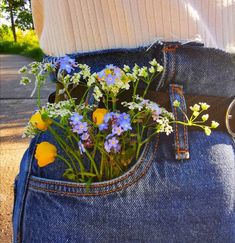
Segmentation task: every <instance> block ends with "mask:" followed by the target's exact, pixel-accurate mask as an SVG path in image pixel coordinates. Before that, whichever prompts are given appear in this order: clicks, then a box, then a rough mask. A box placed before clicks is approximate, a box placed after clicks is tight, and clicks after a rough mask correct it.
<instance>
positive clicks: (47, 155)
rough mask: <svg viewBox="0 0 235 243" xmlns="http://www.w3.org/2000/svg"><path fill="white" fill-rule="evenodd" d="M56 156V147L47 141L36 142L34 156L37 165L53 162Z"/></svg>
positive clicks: (41, 165) (42, 165)
mask: <svg viewBox="0 0 235 243" xmlns="http://www.w3.org/2000/svg"><path fill="white" fill-rule="evenodd" d="M56 156H57V149H56V147H55V146H54V145H53V144H51V143H48V142H42V143H39V144H37V148H36V153H35V158H36V159H37V160H38V166H39V167H44V166H47V165H49V164H51V163H53V162H54V160H55V158H56Z"/></svg>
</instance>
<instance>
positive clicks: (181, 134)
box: [169, 84, 189, 160]
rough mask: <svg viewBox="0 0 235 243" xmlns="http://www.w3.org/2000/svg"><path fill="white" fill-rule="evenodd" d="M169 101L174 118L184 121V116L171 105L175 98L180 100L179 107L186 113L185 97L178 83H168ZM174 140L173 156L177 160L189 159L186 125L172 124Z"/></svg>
mask: <svg viewBox="0 0 235 243" xmlns="http://www.w3.org/2000/svg"><path fill="white" fill-rule="evenodd" d="M169 89H170V90H169V93H170V102H171V108H172V111H173V114H174V116H175V119H176V120H178V121H183V122H186V117H185V116H184V114H183V113H182V112H181V111H180V110H179V109H178V108H177V107H174V106H173V102H174V101H175V100H177V101H179V102H180V108H181V109H182V110H183V111H184V112H185V114H186V113H187V107H186V102H185V98H184V95H183V86H182V85H178V84H170V85H169ZM174 140H175V158H176V159H177V160H181V159H189V145H188V127H187V126H184V125H181V124H177V123H175V124H174Z"/></svg>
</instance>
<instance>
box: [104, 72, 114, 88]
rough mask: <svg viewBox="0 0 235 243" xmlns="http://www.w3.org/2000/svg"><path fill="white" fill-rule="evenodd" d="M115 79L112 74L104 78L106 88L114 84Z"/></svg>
mask: <svg viewBox="0 0 235 243" xmlns="http://www.w3.org/2000/svg"><path fill="white" fill-rule="evenodd" d="M115 79H116V77H115V76H114V75H112V74H109V75H108V76H107V77H106V78H105V81H106V83H107V85H108V86H110V85H112V84H115Z"/></svg>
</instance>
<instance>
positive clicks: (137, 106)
mask: <svg viewBox="0 0 235 243" xmlns="http://www.w3.org/2000/svg"><path fill="white" fill-rule="evenodd" d="M121 104H122V105H123V106H124V107H127V108H128V109H129V110H135V109H136V110H139V111H141V110H142V109H143V105H142V104H141V103H140V104H137V103H135V102H126V101H124V102H122V103H121Z"/></svg>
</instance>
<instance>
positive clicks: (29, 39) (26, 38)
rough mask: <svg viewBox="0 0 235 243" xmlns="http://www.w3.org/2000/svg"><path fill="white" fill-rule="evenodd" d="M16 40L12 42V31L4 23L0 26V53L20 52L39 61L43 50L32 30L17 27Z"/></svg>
mask: <svg viewBox="0 0 235 243" xmlns="http://www.w3.org/2000/svg"><path fill="white" fill-rule="evenodd" d="M16 35H17V40H18V41H17V42H14V38H13V33H12V31H11V30H10V28H9V27H8V26H6V25H2V26H1V27H0V53H6V54H20V55H24V56H28V57H32V58H33V59H35V60H37V61H40V60H42V57H43V52H42V50H41V49H40V47H39V43H38V38H37V36H36V34H35V32H34V30H27V31H22V30H20V29H17V31H16Z"/></svg>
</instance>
